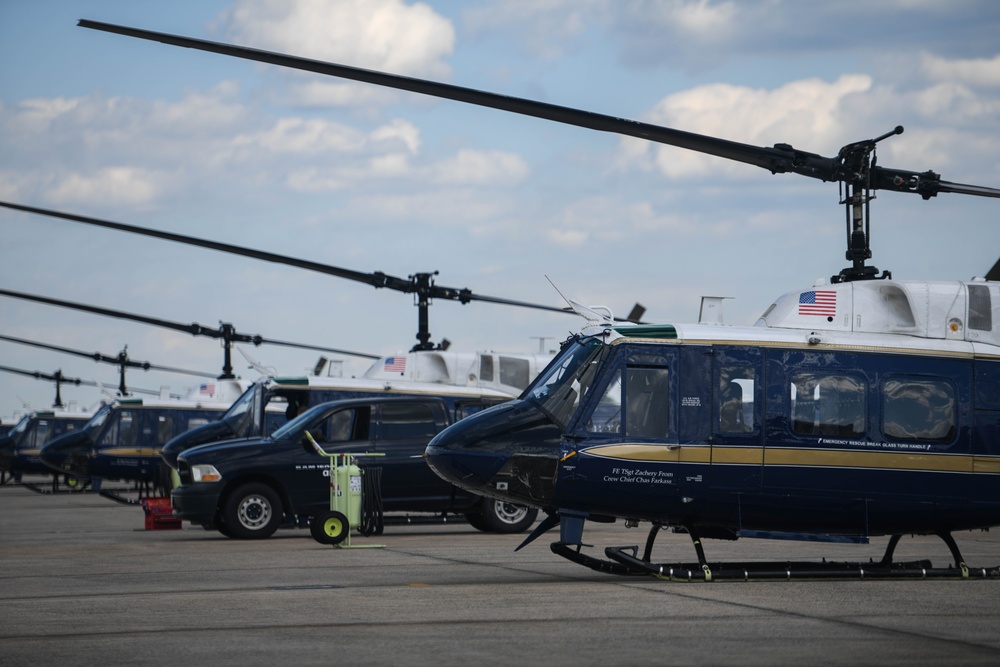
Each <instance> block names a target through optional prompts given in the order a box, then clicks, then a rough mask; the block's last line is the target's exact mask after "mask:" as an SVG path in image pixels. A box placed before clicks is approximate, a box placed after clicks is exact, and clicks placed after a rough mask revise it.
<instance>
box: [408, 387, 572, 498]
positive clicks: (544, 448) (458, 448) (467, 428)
mask: <svg viewBox="0 0 1000 667" xmlns="http://www.w3.org/2000/svg"><path fill="white" fill-rule="evenodd" d="M561 438H562V430H561V429H560V428H559V427H558V426H556V425H555V424H554V423H553V422H552V420H551V419H550V418H549V417H548V416H547V415H545V413H543V412H542V411H541V410H540V409H539V408H538V406H537V404H534V403H532V402H529V401H523V400H517V401H510V402H509V403H504V404H502V405H498V406H496V407H493V408H490V409H489V410H483V411H482V412H479V413H476V414H474V415H472V416H470V417H466V418H465V419H463V420H461V421H460V422H458V423H456V424H453V425H452V426H450V427H448V428H446V429H445V430H444V431H442V432H441V433H439V434H438V435H437V436H436V437H435V438H434V439H433V440H431V442H430V443H429V444H428V445H427V450H426V452H425V454H424V457H425V458H426V459H427V463H428V465H429V466H430V467H431V469H432V470H433V471H434V472H435V473H437V475H438V476H439V477H441V478H442V479H444V480H446V481H448V482H451V483H452V484H454V485H456V486H458V487H460V488H462V489H465V490H467V491H470V492H472V493H475V494H478V495H483V496H488V497H491V498H497V499H499V500H507V501H511V502H515V503H520V504H525V505H530V506H533V507H545V506H547V505H549V504H550V503H551V501H552V496H553V492H554V490H555V475H556V467H557V465H558V461H559V443H560V440H561Z"/></svg>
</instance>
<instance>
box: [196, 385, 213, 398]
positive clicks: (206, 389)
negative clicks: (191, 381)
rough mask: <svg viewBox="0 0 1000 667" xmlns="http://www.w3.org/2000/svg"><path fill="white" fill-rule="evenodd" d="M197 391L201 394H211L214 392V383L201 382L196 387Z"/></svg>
mask: <svg viewBox="0 0 1000 667" xmlns="http://www.w3.org/2000/svg"><path fill="white" fill-rule="evenodd" d="M198 393H199V394H201V395H202V396H211V395H213V394H214V393H215V385H214V384H203V385H201V386H199V387H198Z"/></svg>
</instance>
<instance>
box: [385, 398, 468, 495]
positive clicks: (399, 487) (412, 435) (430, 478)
mask: <svg viewBox="0 0 1000 667" xmlns="http://www.w3.org/2000/svg"><path fill="white" fill-rule="evenodd" d="M376 407H377V411H376V414H377V415H378V418H377V420H376V428H375V451H376V452H378V453H379V454H384V456H383V457H380V458H377V459H372V460H371V465H373V466H381V468H382V499H383V502H385V503H386V504H387V505H390V504H392V503H394V502H405V503H406V504H407V505H409V506H412V505H413V504H414V503H415V502H425V501H426V502H443V503H445V504H447V503H448V502H450V499H451V495H452V491H453V487H452V486H451V484H449V483H448V482H445V481H444V480H443V479H441V478H440V477H438V476H437V475H436V474H435V473H434V471H432V470H431V469H430V467H429V466H428V465H427V462H426V461H425V460H424V450H425V449H426V448H427V443H428V442H430V440H431V438H433V437H434V436H435V435H437V433H438V431H440V430H441V429H442V428H443V427H444V426H445V425H446V421H445V417H444V411H443V407H442V406H440V405H438V404H435V403H427V402H400V403H382V404H380V405H378V406H376Z"/></svg>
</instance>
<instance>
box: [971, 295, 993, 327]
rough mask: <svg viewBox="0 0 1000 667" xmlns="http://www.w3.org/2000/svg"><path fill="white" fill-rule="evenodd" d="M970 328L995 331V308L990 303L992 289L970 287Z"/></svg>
mask: <svg viewBox="0 0 1000 667" xmlns="http://www.w3.org/2000/svg"><path fill="white" fill-rule="evenodd" d="M969 328H970V329H976V330H977V331H992V330H993V306H992V304H991V303H990V288H989V287H988V286H986V285H969Z"/></svg>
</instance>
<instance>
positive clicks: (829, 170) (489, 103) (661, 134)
mask: <svg viewBox="0 0 1000 667" xmlns="http://www.w3.org/2000/svg"><path fill="white" fill-rule="evenodd" d="M78 25H79V26H81V27H84V28H91V29H93V30H102V31H104V32H111V33H116V34H119V35H125V36H128V37H136V38H139V39H146V40H150V41H156V42H162V43H164V44H171V45H174V46H180V47H185V48H191V49H198V50H201V51H209V52H212V53H219V54H222V55H227V56H233V57H236V58H243V59H246V60H254V61H257V62H262V63H268V64H272V65H278V66H281V67H288V68H292V69H298V70H303V71H307V72H315V73H317V74H323V75H326V76H335V77H339V78H342V79H349V80H352V81H361V82H364V83H371V84H374V85H378V86H384V87H387V88H395V89H397V90H405V91H408V92H414V93H421V94H424V95H431V96H433V97H440V98H443V99H450V100H454V101H457V102H465V103H467V104H473V105H477V106H483V107H489V108H492V109H498V110H501V111H508V112H511V113H517V114H522V115H525V116H533V117H535V118H542V119H545V120H551V121H555V122H558V123H563V124H566V125H575V126H577V127H583V128H587V129H591V130H597V131H600V132H611V133H615V134H621V135H625V136H631V137H638V138H640V139H646V140H649V141H655V142H657V143H661V144H667V145H670V146H676V147H678V148H685V149H688V150H693V151H697V152H699V153H705V154H707V155H714V156H716V157H721V158H725V159H727V160H734V161H736V162H742V163H745V164H749V165H753V166H757V167H761V168H763V169H767V170H768V171H770V172H771V173H775V174H777V173H786V172H791V173H796V174H800V175H802V176H808V177H810V178H816V179H819V180H822V181H839V182H848V181H854V180H856V179H858V178H859V175H858V173H857V169H856V168H854V165H853V164H850V163H849V162H848V160H847V155H846V154H844V149H841V153H842V154H844V155H838V156H837V157H823V156H821V155H817V154H815V153H808V152H805V151H801V150H796V149H794V148H792V146H790V145H788V144H775V145H774V146H773V147H763V146H753V145H751V144H743V143H739V142H735V141H729V140H726V139H720V138H717V137H710V136H706V135H702V134H697V133H694V132H685V131H682V130H675V129H673V128H669V127H663V126H660V125H652V124H649V123H643V122H640V121H635V120H629V119H626V118H618V117H615V116H608V115H605V114H599V113H594V112H590V111H583V110H580V109H573V108H571V107H564V106H559V105H556V104H549V103H546V102H538V101H535V100H528V99H524V98H520V97H512V96H509V95H500V94H497V93H491V92H487V91H482V90H476V89H474V88H466V87H463V86H456V85H453V84H447V83H440V82H436V81H428V80H425V79H416V78H412V77H406V76H400V75H397V74H388V73H385V72H378V71H374V70H368V69H361V68H358V67H349V66H347V65H338V64H335V63H328V62H323V61H320V60H312V59H309V58H301V57H298V56H290V55H286V54H283V53H275V52H272V51H263V50H260V49H252V48H248V47H243V46H236V45H233V44H225V43H222V42H213V41H209V40H204V39H195V38H192V37H183V36H180V35H171V34H168V33H162V32H155V31H152V30H143V29H141V28H130V27H127V26H121V25H115V24H111V23H103V22H100V21H91V20H88V19H80V21H79V22H78ZM899 131H902V129H901V128H898V131H894V133H897V134H898V132H899ZM861 143H865V142H861ZM849 147H850V146H849ZM849 147H845V149H846V148H849ZM874 172H875V174H874V176H873V178H872V182H871V187H872V188H874V189H879V188H884V189H889V190H893V191H895V192H912V193H915V194H919V195H921V196H922V197H924V198H925V199H927V198H930V197H933V196H936V195H937V194H938V193H939V192H956V193H960V194H969V195H977V196H983V197H1000V189H995V188H987V187H981V186H970V185H962V184H958V183H947V182H943V181H941V180H940V177H939V176H938V175H937V174H934V173H933V172H930V171H927V172H923V173H919V174H918V173H917V172H908V171H904V170H898V169H886V168H884V167H875V168H874Z"/></svg>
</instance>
